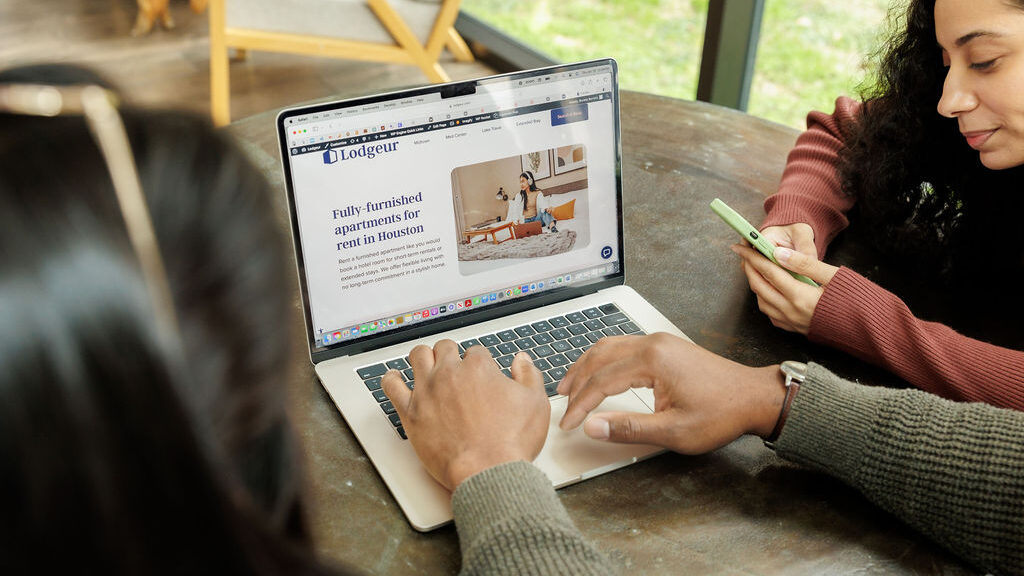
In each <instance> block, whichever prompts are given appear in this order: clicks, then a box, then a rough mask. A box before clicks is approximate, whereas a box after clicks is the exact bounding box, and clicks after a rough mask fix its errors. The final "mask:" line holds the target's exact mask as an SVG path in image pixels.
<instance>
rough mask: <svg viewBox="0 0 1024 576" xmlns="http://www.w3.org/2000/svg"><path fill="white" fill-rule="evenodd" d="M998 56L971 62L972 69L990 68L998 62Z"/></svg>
mask: <svg viewBox="0 0 1024 576" xmlns="http://www.w3.org/2000/svg"><path fill="white" fill-rule="evenodd" d="M996 60H997V58H993V59H991V60H987V61H985V62H976V63H972V64H971V70H988V69H989V68H991V67H992V65H993V64H995V63H996Z"/></svg>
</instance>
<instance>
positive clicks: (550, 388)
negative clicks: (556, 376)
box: [544, 382, 558, 396]
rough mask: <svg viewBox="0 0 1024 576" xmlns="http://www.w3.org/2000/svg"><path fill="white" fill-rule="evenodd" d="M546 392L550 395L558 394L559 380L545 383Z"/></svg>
mask: <svg viewBox="0 0 1024 576" xmlns="http://www.w3.org/2000/svg"><path fill="white" fill-rule="evenodd" d="M544 392H546V393H547V395H548V396H555V395H557V394H558V382H551V383H550V384H545V385H544Z"/></svg>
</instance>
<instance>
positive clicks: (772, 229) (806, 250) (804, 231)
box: [761, 222, 818, 259]
mask: <svg viewBox="0 0 1024 576" xmlns="http://www.w3.org/2000/svg"><path fill="white" fill-rule="evenodd" d="M761 234H763V235H764V236H767V237H768V238H769V239H770V240H771V241H772V242H774V243H775V245H776V246H782V247H783V248H792V249H793V250H796V251H797V252H800V253H801V254H806V255H808V256H811V257H812V258H815V259H817V258H818V249H817V247H815V246H814V229H813V228H811V225H810V224H804V223H803V222H797V223H795V224H788V225H786V226H769V227H767V228H765V229H764V230H762V231H761Z"/></svg>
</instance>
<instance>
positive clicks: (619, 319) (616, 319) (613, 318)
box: [601, 312, 629, 326]
mask: <svg viewBox="0 0 1024 576" xmlns="http://www.w3.org/2000/svg"><path fill="white" fill-rule="evenodd" d="M601 322H604V325H605V326H614V325H616V324H622V323H623V322H629V316H626V315H625V314H623V313H622V312H619V313H618V314H611V315H609V316H605V317H604V318H601Z"/></svg>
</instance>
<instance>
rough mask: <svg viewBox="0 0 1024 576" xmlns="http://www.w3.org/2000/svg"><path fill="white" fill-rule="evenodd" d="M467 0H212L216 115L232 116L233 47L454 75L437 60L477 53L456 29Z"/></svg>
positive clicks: (219, 119) (241, 53)
mask: <svg viewBox="0 0 1024 576" xmlns="http://www.w3.org/2000/svg"><path fill="white" fill-rule="evenodd" d="M461 1H462V0H210V5H209V10H210V104H211V110H212V115H213V122H214V124H216V125H217V126H223V125H225V124H227V123H228V122H230V121H231V111H230V100H231V89H230V86H229V71H228V50H229V49H231V48H233V49H235V50H236V52H237V55H238V57H240V58H244V57H245V51H246V50H257V51H266V52H284V53H290V54H304V55H310V56H327V57H334V58H348V59H353V60H368V61H372V62H398V63H407V64H414V65H416V66H419V68H420V69H421V70H422V71H423V73H424V74H425V75H426V77H427V78H428V79H429V80H430V81H431V82H447V81H448V80H449V79H450V78H449V76H448V74H446V73H445V71H444V69H443V68H441V65H440V64H439V63H438V59H439V58H440V55H441V51H442V50H443V49H444V48H445V47H446V46H447V48H448V49H449V50H450V51H451V52H452V54H453V55H454V56H455V58H456V60H459V61H463V62H469V61H472V60H473V54H472V53H471V52H470V51H469V47H468V46H466V43H465V41H464V40H463V39H462V37H461V36H459V33H458V32H456V31H455V19H456V18H457V17H458V15H459V5H460V4H461Z"/></svg>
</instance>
